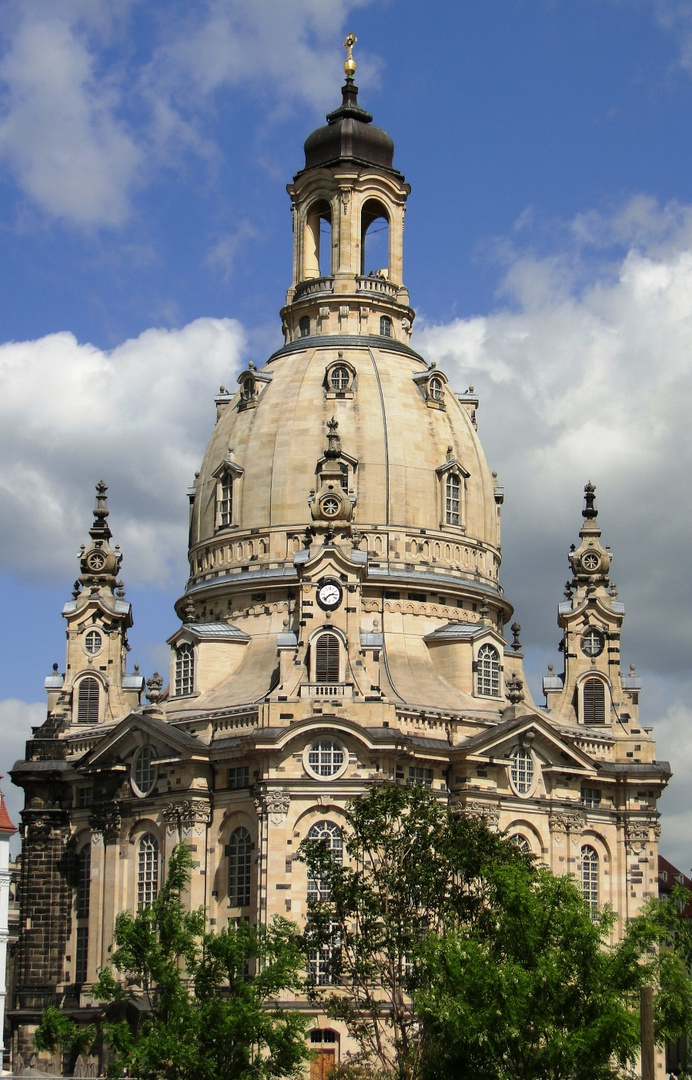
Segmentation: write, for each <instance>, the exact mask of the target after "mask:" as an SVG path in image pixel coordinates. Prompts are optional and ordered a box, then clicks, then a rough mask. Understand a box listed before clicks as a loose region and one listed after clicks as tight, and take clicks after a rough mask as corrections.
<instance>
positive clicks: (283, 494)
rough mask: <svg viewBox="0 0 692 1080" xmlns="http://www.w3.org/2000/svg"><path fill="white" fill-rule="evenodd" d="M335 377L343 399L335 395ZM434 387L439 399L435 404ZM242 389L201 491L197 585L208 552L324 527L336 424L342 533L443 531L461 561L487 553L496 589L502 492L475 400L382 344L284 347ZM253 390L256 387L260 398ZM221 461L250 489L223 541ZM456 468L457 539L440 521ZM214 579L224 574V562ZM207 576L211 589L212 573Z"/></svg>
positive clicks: (371, 339) (194, 547)
mask: <svg viewBox="0 0 692 1080" xmlns="http://www.w3.org/2000/svg"><path fill="white" fill-rule="evenodd" d="M342 369H343V370H342ZM335 370H336V378H339V379H342V380H343V381H344V382H345V383H346V387H347V388H346V389H345V390H341V391H335V390H334V389H333V386H332V381H333V379H334V377H335V376H334V372H335ZM262 376H264V377H266V378H267V381H266V382H265V381H263V380H262ZM431 380H433V386H432V393H433V394H437V395H439V396H437V397H431V394H430V382H431ZM241 383H242V388H241V390H240V391H239V392H238V393H237V394H236V395H235V397H233V398H230V397H228V398H227V399H226V400H221V402H220V416H219V420H218V422H217V424H216V427H215V429H214V432H213V434H212V437H211V440H210V443H209V447H208V449H207V453H206V455H205V458H204V462H203V465H202V469H201V472H200V474H199V478H198V482H197V493H196V498H195V501H194V508H193V514H192V531H191V555H192V559H193V568H192V578H193V580H197V579H198V578H199V573H198V571H197V570H196V569H195V567H196V565H197V563H198V561H199V559H198V553H199V552H200V551H203V550H205V549H207V548H214V547H218V546H219V545H220V546H221V547H228V546H229V545H232V544H233V543H234V541H235V540H236V537H241V536H248V535H250V534H253V535H258V536H267V537H269V536H270V535H274V534H276V533H277V532H278V533H281V534H283V533H286V532H295V531H296V530H298V531H300V532H302V531H304V530H305V529H306V528H307V527H308V526H315V525H316V522H315V520H313V516H312V514H311V503H312V501H314V496H315V492H316V491H317V489H318V488H319V475H320V463H321V461H322V459H323V458H324V455H325V450H326V449H327V448H328V426H327V425H328V422H329V421H330V419H331V418H332V417H333V418H334V419H335V420H336V421H337V423H338V431H337V437H338V439H339V442H340V450H341V452H342V454H343V455H344V465H345V468H344V470H343V472H344V475H345V476H347V477H348V482H347V490H348V492H349V494H350V501H351V513H350V514H349V516H348V518H347V519H346V520H343V519H341V518H337V519H335V521H334V527H335V528H336V529H337V530H338V528H339V525H340V524H342V525H346V521H348V522H349V523H350V526H351V527H356V528H357V529H359V530H374V531H382V530H387V529H388V528H390V529H395V530H403V531H405V532H407V531H413V532H415V533H416V536H418V534H419V533H420V532H421V530H422V532H423V533H424V534H430V535H432V534H433V533H435V532H436V531H440V530H442V532H441V538H443V539H444V540H445V541H447V543H449V541H453V544H452V546H453V548H454V549H455V550H456V548H457V547H458V546H459V545H460V544H461V545H462V546H463V547H464V548H468V547H471V548H473V549H474V550H477V549H481V550H482V554H483V557H482V559H481V560H480V566H479V565H478V563H477V561H476V560H474V565H473V573H474V574H476V573H477V572H478V571H480V575H481V577H482V578H483V579H485V580H487V581H488V582H493V583H496V581H497V561H498V560H497V558H496V556H497V552H498V547H499V538H498V511H497V503H496V496H497V492H496V490H495V487H494V482H493V479H492V477H491V475H490V471H489V469H488V466H487V463H486V460H485V456H484V454H483V450H482V447H481V444H480V441H479V439H478V436H477V433H476V430H475V427H474V423H473V413H472V409H473V405H474V402H473V399H470V398H469V396H468V395H467V396H466V398H462V400H461V401H460V400H459V398H458V397H457V396H456V395H455V394H454V393H453V392H452V390H451V389H450V388H449V387H448V385H447V384H446V380H445V377H444V375H443V374H442V373H441V372H439V371H437V370H436V369H435V368H432V367H429V366H428V364H426V362H425V361H424V360H423V359H422V358H421V357H420V356H419V355H418V354H417V353H415V352H414V351H413V350H412V349H410V348H408V347H406V346H404V345H400V344H398V343H396V342H391V341H388V340H387V339H386V338H382V337H379V338H378V337H376V336H374V335H371V336H368V337H364V338H358V337H353V338H350V337H337V338H326V339H322V340H320V339H318V338H316V337H315V338H306V339H304V340H303V341H300V340H299V341H298V342H295V343H293V344H291V345H289V346H286V347H284V348H283V349H282V350H280V351H279V352H278V353H276V354H275V355H274V356H272V357H271V358H270V360H269V362H268V363H267V364H266V365H265V366H264V367H263V368H261V369H260V371H259V372H257V373H255V372H253V370H252V369H248V370H247V371H246V372H245V373H243V376H241ZM248 383H253V384H254V388H253V389H254V393H255V394H256V397H255V398H254V399H252V398H249V395H248V391H247V385H248ZM437 385H439V387H440V388H439V389H436V387H437ZM248 405H251V406H252V407H248ZM224 461H227V462H229V463H230V464H231V465H232V466H233V467H234V468H235V469H236V470H239V471H238V476H242V484H239V485H238V488H239V490H238V497H237V505H236V507H235V509H234V516H233V521H232V522H229V523H228V528H225V529H224V528H222V529H221V530H220V528H219V521H218V518H217V487H218V483H219V478H218V472H219V469H220V468H223V463H224ZM450 463H454V465H455V466H456V467H457V469H459V471H461V472H462V473H463V475H462V476H461V479H462V480H463V488H464V491H463V500H462V502H463V505H460V511H459V512H460V520H459V524H458V527H455V528H453V529H448V528H445V523H444V521H443V519H444V509H445V508H444V505H443V502H444V475H445V472H446V471H447V470H448V467H449V465H450ZM325 524H326V522H325ZM443 533H444V535H443ZM281 544H282V545H284V539H283V538H282V540H281ZM270 546H273V545H270ZM280 553H281V552H280V549H279V550H277V551H276V552H275V554H274V557H275V558H276V557H278V556H279V555H280ZM286 554H288V553H286ZM284 557H286V555H284ZM456 562H457V560H455V559H454V557H448V558H447V559H445V558H444V556H443V557H442V558H441V559H439V560H437V562H436V564H435V565H436V566H437V568H438V569H440V570H441V569H442V568H443V565H449V567H450V568H451V567H452V566H454V565H456ZM461 562H462V563H463V558H462V560H461ZM432 569H433V564H432V563H431V570H432ZM216 570H217V573H218V574H220V575H223V574H226V573H227V572H228V565H227V562H226V560H224V561H223V562H221V563H219V564H218V565H217V567H216ZM205 577H206V579H207V580H209V571H207V573H206V574H205Z"/></svg>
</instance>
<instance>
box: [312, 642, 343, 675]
mask: <svg viewBox="0 0 692 1080" xmlns="http://www.w3.org/2000/svg"><path fill="white" fill-rule="evenodd" d="M338 681H339V639H338V637H337V636H336V634H320V636H319V637H318V639H317V641H316V643H315V682H318V683H337V682H338Z"/></svg>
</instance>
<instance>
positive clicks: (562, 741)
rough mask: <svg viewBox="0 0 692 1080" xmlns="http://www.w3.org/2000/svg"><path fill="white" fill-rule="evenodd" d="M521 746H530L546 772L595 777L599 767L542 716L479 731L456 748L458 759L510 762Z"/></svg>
mask: <svg viewBox="0 0 692 1080" xmlns="http://www.w3.org/2000/svg"><path fill="white" fill-rule="evenodd" d="M519 746H525V747H529V746H530V747H531V750H532V751H533V753H534V754H535V755H536V757H537V758H538V759H539V760H540V762H541V767H542V770H543V772H544V773H545V772H551V771H554V772H560V773H575V774H578V775H581V776H584V777H592V776H594V775H595V774H596V772H597V769H598V766H597V764H596V762H595V761H594V759H593V758H591V757H590V756H589V754H587V753H586V752H585V751H584V750H582V749H581V747H578V746H576V745H575V744H574V742H573V741H572V740H571V739H570V738H568V737H566V736H565V733H564V730H563V729H560V728H558V727H557V726H555V725H553V724H551V723H550V721H549V720H548V719H547V717H545V716H542V715H541V714H539V713H528V714H526V715H525V716H519V717H514V718H512V719H510V720H505V721H503V722H502V723H500V724H497V725H495V726H493V727H492V728H488V729H487V730H485V731H481V732H479V734H478V735H474V736H472V738H470V739H467V740H466V742H463V743H461V744H460V745H459V746H457V747H455V751H454V752H455V757H456V758H457V760H468V761H474V762H486V763H491V762H493V761H494V762H495V763H498V762H503V761H505V760H506V761H507V762H508V763H509V760H510V757H511V755H512V753H513V751H514V750H516V749H517V747H519Z"/></svg>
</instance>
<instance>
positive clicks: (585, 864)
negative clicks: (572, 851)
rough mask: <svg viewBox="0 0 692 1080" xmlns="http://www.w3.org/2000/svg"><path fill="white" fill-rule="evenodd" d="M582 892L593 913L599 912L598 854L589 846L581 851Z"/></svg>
mask: <svg viewBox="0 0 692 1080" xmlns="http://www.w3.org/2000/svg"><path fill="white" fill-rule="evenodd" d="M581 891H582V894H583V896H584V899H585V900H586V902H587V904H588V905H589V907H590V908H591V911H592V912H594V911H598V852H597V851H595V850H594V848H592V847H590V846H589V845H588V844H587V845H586V846H585V847H583V848H582V849H581Z"/></svg>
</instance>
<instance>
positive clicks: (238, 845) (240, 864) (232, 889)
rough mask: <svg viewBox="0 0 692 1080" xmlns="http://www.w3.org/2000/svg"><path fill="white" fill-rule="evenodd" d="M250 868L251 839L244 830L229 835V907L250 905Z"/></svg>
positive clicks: (237, 830)
mask: <svg viewBox="0 0 692 1080" xmlns="http://www.w3.org/2000/svg"><path fill="white" fill-rule="evenodd" d="M251 868H252V839H251V837H250V833H249V832H248V831H247V829H245V828H242V827H241V828H240V829H236V830H235V832H233V833H231V839H230V841H229V844H228V902H229V904H230V905H231V907H247V905H248V904H249V903H250V873H251Z"/></svg>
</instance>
